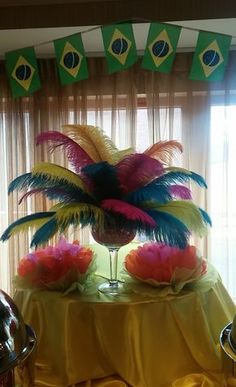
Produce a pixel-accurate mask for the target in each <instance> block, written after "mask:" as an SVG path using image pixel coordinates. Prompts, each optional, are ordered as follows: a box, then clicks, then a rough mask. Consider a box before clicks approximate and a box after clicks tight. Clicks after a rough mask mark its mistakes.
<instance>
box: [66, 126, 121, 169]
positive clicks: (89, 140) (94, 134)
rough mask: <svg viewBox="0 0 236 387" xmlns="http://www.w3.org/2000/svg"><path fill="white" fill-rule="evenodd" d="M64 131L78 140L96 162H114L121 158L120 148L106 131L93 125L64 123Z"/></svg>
mask: <svg viewBox="0 0 236 387" xmlns="http://www.w3.org/2000/svg"><path fill="white" fill-rule="evenodd" d="M63 131H64V132H65V133H66V134H67V135H69V136H70V137H71V138H72V139H73V140H74V141H76V142H77V143H78V144H79V145H80V146H81V147H82V148H83V149H84V150H85V151H86V152H87V153H88V154H89V156H90V157H91V158H92V159H93V160H94V161H95V162H101V161H107V162H108V163H110V164H112V163H115V162H117V160H119V154H118V152H119V150H118V149H117V148H116V146H115V144H114V143H113V141H111V139H110V138H109V137H108V136H106V135H105V134H104V132H103V131H102V130H101V129H99V128H97V127H95V126H92V125H64V126H63Z"/></svg>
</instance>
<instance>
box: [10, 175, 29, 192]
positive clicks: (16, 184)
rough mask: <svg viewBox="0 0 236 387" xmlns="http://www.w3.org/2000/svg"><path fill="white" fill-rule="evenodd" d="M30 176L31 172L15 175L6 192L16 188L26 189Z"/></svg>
mask: <svg viewBox="0 0 236 387" xmlns="http://www.w3.org/2000/svg"><path fill="white" fill-rule="evenodd" d="M31 177H32V174H31V173H24V174H23V175H21V176H18V177H16V178H15V179H14V180H12V181H11V183H10V184H9V187H8V194H10V193H11V192H13V191H15V190H16V189H17V190H22V189H26V188H27V187H28V186H29V184H30V182H31Z"/></svg>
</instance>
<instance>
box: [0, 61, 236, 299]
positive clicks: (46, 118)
mask: <svg viewBox="0 0 236 387" xmlns="http://www.w3.org/2000/svg"><path fill="white" fill-rule="evenodd" d="M191 60H192V56H191V54H180V55H178V56H177V58H176V62H175V66H174V69H173V71H172V73H171V74H158V73H152V72H150V71H147V70H143V69H142V68H141V66H140V63H137V65H135V66H133V67H132V68H131V69H129V70H127V71H125V72H120V73H115V74H112V75H108V74H107V68H106V64H105V61H104V60H103V59H101V58H99V59H97V58H96V59H90V60H89V68H90V78H89V79H88V80H87V81H82V82H79V83H77V84H73V85H71V86H68V87H64V88H63V87H61V86H60V84H59V81H58V80H57V75H56V74H57V71H56V68H55V62H54V61H53V60H49V61H47V60H46V61H41V63H40V71H41V78H42V85H43V87H42V89H41V90H40V91H39V92H38V93H36V94H35V95H33V96H31V97H29V98H23V99H21V100H19V101H14V100H12V98H11V95H10V91H9V88H8V84H7V80H6V77H4V71H2V72H0V149H1V152H0V162H1V186H0V215H1V218H0V231H1V233H2V232H3V230H4V229H5V228H6V227H7V226H8V225H9V224H10V223H11V222H12V221H13V220H16V219H18V218H19V217H21V216H23V215H26V214H28V213H30V212H34V211H44V210H46V209H47V203H46V202H45V201H44V200H42V198H40V197H37V199H36V200H35V199H34V198H32V199H31V200H29V201H28V202H27V203H25V204H23V205H21V206H18V204H17V203H18V199H19V197H18V196H17V195H16V194H14V195H11V196H10V197H8V196H7V186H8V184H9V182H10V181H11V180H12V179H13V178H14V177H16V176H18V175H20V174H23V173H25V172H29V170H30V169H31V167H32V166H33V165H34V164H35V163H37V162H40V161H46V160H50V159H51V160H52V159H53V160H54V161H56V162H57V163H58V164H60V165H63V164H64V163H65V160H64V157H63V155H62V154H61V153H60V152H58V153H57V154H55V155H54V156H53V158H52V156H50V155H48V153H47V151H46V150H45V149H43V148H36V147H35V145H34V143H35V137H36V135H37V134H38V133H40V132H42V131H45V130H60V129H61V126H62V125H63V124H65V123H75V124H76V123H81V124H84V123H87V124H91V125H98V126H100V127H101V128H102V129H103V130H105V132H106V133H107V134H108V135H109V136H110V137H111V138H112V139H113V140H114V141H115V143H116V144H117V146H118V147H119V148H126V147H129V146H134V147H135V148H136V149H137V150H138V151H143V150H144V149H146V148H147V147H148V146H149V145H151V144H152V143H154V142H156V141H158V140H168V139H175V140H179V141H180V142H182V144H183V147H184V153H183V155H182V156H181V157H179V158H178V159H176V160H173V163H174V164H175V165H176V164H177V165H183V166H184V167H186V168H188V169H190V170H193V171H194V172H196V173H199V174H201V175H202V176H203V177H204V178H205V179H206V181H207V183H208V185H209V189H208V190H204V189H202V188H199V187H198V186H196V185H192V187H191V188H192V191H193V199H194V202H195V203H196V204H198V205H199V206H200V207H202V208H203V209H205V210H207V211H208V212H209V213H210V215H211V216H212V218H213V228H212V230H211V231H210V234H209V237H208V238H206V237H204V238H202V239H199V238H194V239H193V240H192V243H194V244H196V246H197V247H198V248H199V249H200V251H201V252H202V254H203V255H204V256H205V257H206V258H208V259H211V261H212V262H213V263H214V264H216V266H217V268H218V269H219V271H220V274H221V275H222V278H223V280H224V283H225V285H226V287H227V288H228V289H229V290H230V292H231V294H232V295H235V294H236V290H235V285H234V284H233V274H232V273H233V268H234V257H233V256H234V246H235V239H236V236H235V221H234V219H235V218H234V216H233V213H234V211H235V207H236V206H235V202H234V200H233V197H234V185H233V182H234V179H233V176H232V173H233V172H234V168H235V167H234V165H236V161H235V164H234V155H236V152H235V148H234V145H233V144H234V139H233V133H234V130H233V129H231V130H229V129H227V130H226V128H228V127H229V121H230V122H231V126H232V125H233V122H234V121H235V117H234V116H233V113H232V111H231V110H230V108H227V107H226V108H224V106H228V105H229V103H228V99H223V100H222V102H221V104H219V103H217V104H215V99H214V100H213V99H212V95H213V94H214V95H217V93H218V91H220V92H221V93H222V92H223V91H224V90H225V89H227V90H231V89H232V87H233V84H235V85H236V79H235V80H234V82H233V83H232V76H231V75H230V76H227V78H226V81H225V82H224V83H222V84H214V85H213V86H214V88H215V90H214V93H213V94H212V92H211V90H210V87H209V85H208V84H207V83H202V82H192V81H189V80H188V73H189V68H190V65H191ZM235 63H236V56H233V58H232V65H234V66H235ZM0 67H1V64H0ZM231 67H232V66H231ZM235 78H236V77H235ZM235 89H236V87H235ZM215 105H217V109H218V110H217V111H218V113H217V114H219V115H221V124H220V129H219V128H218V127H217V126H216V125H218V124H219V122H220V121H219V119H218V118H219V117H218V116H216V115H215V111H214V109H215V108H214V106H215ZM231 107H232V103H231ZM220 109H221V110H220ZM222 109H223V110H222ZM213 113H214V114H213ZM214 117H215V118H214ZM217 117H218V118H217ZM222 117H223V118H222ZM226 117H231V118H230V120H228V119H227V118H226ZM232 128H233V126H232ZM210 129H211V130H210ZM220 130H221V134H219V133H218V132H219V131H220ZM220 136H221V137H220ZM220 138H223V139H224V141H221V140H220ZM215 144H217V148H216V146H215ZM210 149H217V151H215V155H214V154H213V153H212V152H211V153H210ZM229 155H230V158H229ZM216 156H217V160H216V159H215V157H216ZM226 156H227V157H226ZM219 158H221V164H220V166H218V167H217V165H218V164H217V163H219ZM222 160H223V163H222ZM216 164H217V165H216ZM232 171H233V172H232ZM220 192H222V193H221V194H220ZM210 202H211V206H210ZM73 235H74V234H73V230H72V232H71V236H73ZM219 235H220V238H219ZM229 236H230V238H229ZM79 238H80V240H81V242H82V243H85V242H87V241H88V240H89V233H88V231H84V232H83V233H79ZM30 239H31V234H30V233H29V234H26V235H23V234H21V235H20V236H16V237H12V238H11V239H10V241H9V242H6V243H2V242H0V288H3V289H5V290H6V291H7V292H9V293H11V291H12V289H13V288H12V279H13V277H14V274H15V273H16V269H17V263H18V261H19V259H20V258H21V257H22V256H23V255H24V254H26V253H27V252H28V251H29V244H30ZM220 241H221V242H220ZM220 243H221V244H220ZM219 244H220V247H219Z"/></svg>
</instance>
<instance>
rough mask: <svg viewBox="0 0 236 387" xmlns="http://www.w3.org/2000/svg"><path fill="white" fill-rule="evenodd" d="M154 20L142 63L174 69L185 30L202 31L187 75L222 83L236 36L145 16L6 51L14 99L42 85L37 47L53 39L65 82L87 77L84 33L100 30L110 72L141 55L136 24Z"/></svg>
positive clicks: (158, 68)
mask: <svg viewBox="0 0 236 387" xmlns="http://www.w3.org/2000/svg"><path fill="white" fill-rule="evenodd" d="M141 21H142V23H150V26H149V31H148V35H147V40H146V45H145V49H144V53H143V55H142V56H143V58H142V63H141V66H142V67H143V68H144V69H148V70H150V71H157V72H162V73H169V72H170V71H171V69H172V66H173V63H174V59H175V54H176V50H177V47H178V42H179V38H180V34H181V30H182V29H183V30H191V31H195V32H197V33H198V39H197V43H196V46H195V51H194V55H193V61H192V67H191V70H190V74H189V79H191V80H206V81H221V80H222V79H223V77H224V72H225V69H226V66H227V61H228V54H229V49H230V44H231V40H232V38H233V37H235V38H236V36H232V35H226V34H222V33H217V32H210V31H205V30H202V29H197V28H193V27H187V26H181V25H179V24H172V23H165V22H164V23H162V22H151V21H150V20H145V19H140V18H139V19H135V21H131V20H129V21H128V22H125V21H120V22H116V23H115V24H109V25H103V26H102V25H101V26H100V25H99V26H95V27H92V28H88V29H86V30H84V31H81V32H77V33H74V34H71V35H69V36H63V37H62V38H57V39H55V40H48V41H44V42H41V43H38V44H35V45H33V46H32V45H31V46H27V47H22V48H20V49H17V50H15V51H8V52H6V53H5V59H6V69H7V74H8V77H9V82H10V87H11V91H12V95H13V97H23V96H27V95H29V94H32V93H34V92H35V91H37V90H38V89H39V88H40V87H41V82H40V77H39V71H38V66H37V58H36V54H35V47H39V46H43V45H46V44H49V43H53V45H54V51H55V58H56V63H57V68H58V73H59V79H60V83H61V85H67V84H71V83H74V82H78V81H81V80H83V79H87V78H88V77H89V72H88V66H87V58H86V50H85V49H84V45H83V40H82V36H83V35H84V34H87V33H90V32H92V31H95V30H98V29H100V30H101V34H102V40H103V46H104V54H105V58H106V61H107V67H108V73H109V74H111V73H114V72H118V71H122V70H125V69H127V68H129V67H130V66H132V65H133V64H134V63H135V62H136V61H137V60H138V58H139V56H138V53H137V49H136V42H135V36H134V32H133V25H135V23H138V22H141Z"/></svg>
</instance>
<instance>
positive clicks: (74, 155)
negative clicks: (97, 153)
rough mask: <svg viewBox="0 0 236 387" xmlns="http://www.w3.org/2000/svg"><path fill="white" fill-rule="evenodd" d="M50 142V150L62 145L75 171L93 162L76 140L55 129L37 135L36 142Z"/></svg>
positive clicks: (77, 171)
mask: <svg viewBox="0 0 236 387" xmlns="http://www.w3.org/2000/svg"><path fill="white" fill-rule="evenodd" d="M45 142H51V145H50V150H51V151H54V150H55V149H56V148H58V147H63V148H64V149H65V151H66V153H67V157H68V160H69V162H70V163H71V165H72V166H73V167H74V170H75V172H76V173H79V172H80V170H81V168H83V167H85V166H86V165H89V164H93V163H94V161H93V160H92V159H91V157H90V156H89V155H88V154H87V152H85V151H84V150H83V148H81V146H80V145H79V144H77V142H75V141H74V140H72V139H71V138H70V137H68V136H66V135H65V134H63V133H60V132H57V131H49V132H43V133H41V134H39V135H38V136H37V142H36V144H37V145H39V144H44V143H45Z"/></svg>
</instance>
